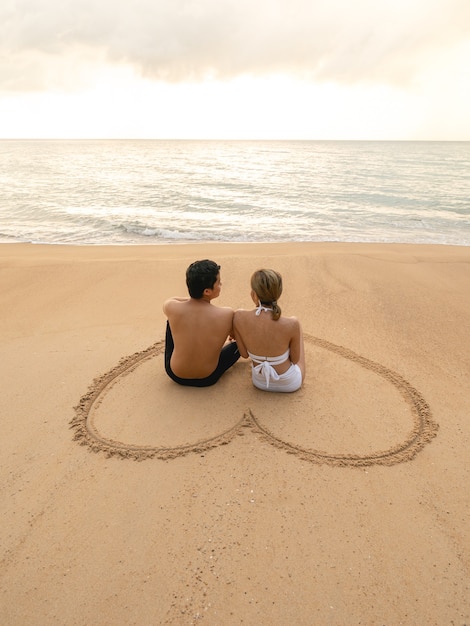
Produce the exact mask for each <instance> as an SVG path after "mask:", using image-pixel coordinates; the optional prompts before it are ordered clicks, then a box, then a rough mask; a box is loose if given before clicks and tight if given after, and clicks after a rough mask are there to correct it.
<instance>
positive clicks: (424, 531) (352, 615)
mask: <svg viewBox="0 0 470 626" xmlns="http://www.w3.org/2000/svg"><path fill="white" fill-rule="evenodd" d="M202 258H211V259H213V260H215V261H217V262H218V263H219V264H220V265H221V268H222V269H221V276H222V293H221V296H220V298H219V299H218V300H217V301H215V302H214V304H216V305H219V306H232V307H234V308H239V307H243V308H250V307H251V300H250V288H249V278H250V275H251V273H252V272H253V270H255V269H257V268H259V267H271V268H274V269H276V270H278V271H279V272H281V274H282V276H283V280H284V293H283V296H282V299H281V300H280V301H279V304H280V305H281V308H282V311H283V314H284V315H296V316H297V317H298V318H299V319H300V321H301V323H302V326H303V330H304V333H305V348H306V357H307V368H308V371H307V378H306V381H305V384H304V386H303V388H302V389H301V390H300V391H298V392H296V393H295V394H285V395H282V397H281V396H280V395H278V394H267V393H264V392H261V391H258V390H256V389H254V388H253V387H252V385H251V379H250V367H249V363H248V362H247V361H245V360H243V359H241V360H240V361H239V362H238V363H237V364H236V365H235V366H234V367H233V368H232V369H231V370H230V371H229V372H227V373H226V374H225V375H224V377H223V378H222V379H221V380H220V381H219V383H218V384H217V385H215V386H214V387H211V388H206V389H196V388H182V387H179V386H178V385H176V384H175V383H174V382H172V381H171V380H170V379H169V378H168V377H167V376H166V374H165V372H164V368H163V339H164V331H165V317H164V315H163V312H162V303H163V301H164V300H165V299H167V298H169V297H170V296H173V295H181V296H184V295H186V286H185V270H186V267H187V266H188V265H189V263H191V262H192V261H194V260H196V259H202ZM0 303H1V304H0V341H1V354H2V359H1V364H0V380H1V390H2V393H1V396H0V411H1V418H2V420H1V422H2V436H1V442H0V450H1V483H0V484H1V501H2V505H1V509H2V514H1V531H0V532H1V571H0V623H1V624H4V625H5V626H29V625H31V626H33V625H34V626H37V625H38V624H39V625H41V626H48V625H56V624H57V625H66V626H69V625H70V626H85V625H86V626H89V625H136V626H154V625H166V624H169V625H173V624H174V625H188V626H189V625H193V624H199V623H200V624H207V625H208V626H213V625H214V626H219V625H220V626H231V625H238V624H246V625H249V626H259V625H270V626H271V625H274V626H291V625H295V626H303V625H305V626H317V625H319V626H323V625H328V626H345V625H348V626H355V625H359V624H360V625H373V626H375V625H377V626H378V625H385V626H397V625H399V624H405V625H413V626H416V625H418V626H421V625H423V626H424V625H425V626H432V625H436V626H443V625H449V626H450V625H455V626H464V625H466V626H468V624H469V623H470V593H469V586H470V584H469V583H470V548H469V546H470V524H469V504H470V495H469V494H470V490H469V487H468V485H469V484H470V463H469V458H470V456H469V449H470V422H469V414H470V393H469V380H470V376H469V374H470V323H469V312H470V249H469V248H468V247H452V246H437V245H436V246H434V245H404V244H403V245H398V244H397V245H394V244H386V245H379V244H343V243H337V244H335V243H316V244H315V243H309V244H301V243H298V244H215V243H214V244H208V245H206V244H204V245H203V244H194V245H186V244H185V245H161V246H121V247H113V246H108V247H99V246H95V247H93V246H83V247H82V246H51V245H50V246H42V245H27V244H25V245H23V244H5V245H0Z"/></svg>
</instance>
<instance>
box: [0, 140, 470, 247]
mask: <svg viewBox="0 0 470 626" xmlns="http://www.w3.org/2000/svg"><path fill="white" fill-rule="evenodd" d="M209 241H211V242H214V241H215V242H217V241H219V242H281V241H347V242H355V241H357V242H387V243H392V242H401V243H434V244H436V243H437V244H451V245H459V246H468V245H470V142H412V141H411V142H407V141H214V140H211V141H190V140H188V141H181V140H174V141H168V140H0V242H2V243H8V242H32V243H46V244H73V245H85V244H105V245H106V244H118V245H126V244H160V243H162V244H164V243H174V242H180V243H185V242H209Z"/></svg>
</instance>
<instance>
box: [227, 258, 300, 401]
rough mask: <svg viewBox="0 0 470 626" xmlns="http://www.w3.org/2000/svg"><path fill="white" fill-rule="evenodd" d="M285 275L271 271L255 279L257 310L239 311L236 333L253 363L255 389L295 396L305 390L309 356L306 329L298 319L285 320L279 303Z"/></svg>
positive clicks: (242, 351)
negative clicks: (306, 365)
mask: <svg viewBox="0 0 470 626" xmlns="http://www.w3.org/2000/svg"><path fill="white" fill-rule="evenodd" d="M281 293H282V277H281V275H280V274H279V273H278V272H276V271H274V270H269V269H261V270H257V271H256V272H255V273H254V274H253V276H252V277H251V298H252V300H253V302H254V303H255V305H256V308H255V309H253V310H251V311H246V310H244V309H239V310H237V311H235V315H234V318H233V329H234V335H235V339H236V342H237V345H238V349H239V351H240V354H241V356H243V357H245V358H250V359H251V361H252V367H251V372H252V380H253V385H254V386H255V387H257V388H258V389H262V390H264V391H277V392H279V391H280V392H291V391H297V389H300V387H301V386H302V382H303V380H304V377H305V352H304V341H303V335H302V328H301V326H300V323H299V321H298V319H297V318H296V317H281V309H280V307H279V305H278V299H279V298H280V296H281Z"/></svg>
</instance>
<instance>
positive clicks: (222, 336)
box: [163, 261, 239, 386]
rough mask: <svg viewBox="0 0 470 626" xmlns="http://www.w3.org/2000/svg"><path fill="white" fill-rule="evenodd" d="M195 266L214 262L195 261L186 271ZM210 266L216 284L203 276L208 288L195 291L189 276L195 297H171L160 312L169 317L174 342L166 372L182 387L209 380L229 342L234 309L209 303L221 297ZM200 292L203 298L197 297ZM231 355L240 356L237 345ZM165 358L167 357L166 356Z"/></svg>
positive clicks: (228, 365)
mask: <svg viewBox="0 0 470 626" xmlns="http://www.w3.org/2000/svg"><path fill="white" fill-rule="evenodd" d="M198 263H201V264H204V263H209V264H210V263H213V262H211V261H198V262H196V263H193V264H192V265H191V266H190V268H188V272H189V270H190V269H191V268H192V267H193V266H197V264H198ZM214 266H215V268H218V267H219V266H217V265H216V264H214ZM209 267H212V271H217V273H216V274H215V275H214V281H215V282H212V280H211V279H209V278H207V277H204V276H203V278H202V280H203V281H206V284H207V281H209V282H210V283H211V284H212V286H211V287H204V288H202V286H201V285H199V288H198V289H192V287H191V276H190V278H189V279H187V282H188V280H189V282H188V288H189V290H190V294H191V291H193V294H195V295H197V296H198V297H191V295H190V297H186V298H178V297H175V298H170V299H169V300H167V301H166V302H165V303H164V305H163V311H164V313H165V315H166V316H167V318H168V323H169V327H170V332H171V338H172V341H173V343H174V346H172V352H171V356H170V357H169V362H168V363H166V365H167V373H168V374H169V375H170V377H172V378H173V379H174V380H176V382H180V383H181V384H185V382H184V381H186V380H194V379H198V380H199V379H205V378H206V377H210V376H211V374H213V373H214V372H215V370H216V368H217V367H218V366H219V360H220V357H221V351H222V348H223V347H224V344H225V343H226V342H227V341H230V340H231V337H232V333H233V329H232V324H233V313H234V312H233V309H231V308H229V307H217V306H214V305H213V304H212V302H211V301H212V300H213V299H215V298H217V297H218V296H219V294H220V289H221V281H220V273H218V270H214V267H213V266H209ZM196 269H197V268H196ZM194 271H196V270H194ZM202 284H204V282H203V283H202ZM201 293H202V295H200V294H201ZM167 343H168V342H167ZM166 348H168V346H167V347H166ZM231 352H232V353H233V356H231V357H230V359H231V361H233V362H235V361H236V360H237V359H238V357H239V353H238V350H237V349H236V344H234V346H233V349H232V350H231ZM235 352H236V354H237V356H236V357H235V356H234V355H235ZM166 356H168V355H167V353H166ZM233 362H230V364H227V366H226V367H225V369H228V367H230V366H231V365H232V364H233ZM168 365H169V367H168ZM219 376H220V374H219ZM177 379H181V380H177ZM188 384H189V383H188ZM209 384H213V383H212V382H211V383H209ZM201 386H203V385H201Z"/></svg>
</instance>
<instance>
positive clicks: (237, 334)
mask: <svg viewBox="0 0 470 626" xmlns="http://www.w3.org/2000/svg"><path fill="white" fill-rule="evenodd" d="M241 313H242V310H238V311H235V314H234V316H233V336H234V337H235V341H236V342H237V347H238V351H239V352H240V355H241V356H242V357H243V358H244V359H247V358H248V351H247V349H246V347H245V344H244V342H243V339H242V336H241V334H240V330H239V326H240V314H241Z"/></svg>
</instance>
